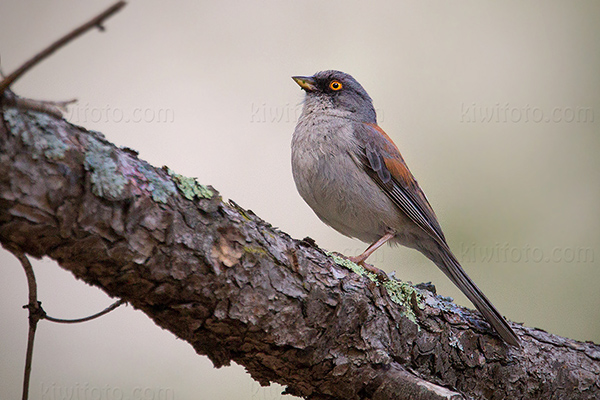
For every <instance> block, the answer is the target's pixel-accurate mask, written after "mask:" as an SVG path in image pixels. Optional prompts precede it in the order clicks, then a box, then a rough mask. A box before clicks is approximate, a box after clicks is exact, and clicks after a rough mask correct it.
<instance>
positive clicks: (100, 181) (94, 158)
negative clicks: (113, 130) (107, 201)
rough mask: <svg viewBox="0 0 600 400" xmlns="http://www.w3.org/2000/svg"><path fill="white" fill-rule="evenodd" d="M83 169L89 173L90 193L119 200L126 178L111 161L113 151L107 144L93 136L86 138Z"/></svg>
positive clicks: (113, 161) (114, 162)
mask: <svg viewBox="0 0 600 400" xmlns="http://www.w3.org/2000/svg"><path fill="white" fill-rule="evenodd" d="M87 139H88V144H87V149H86V152H85V160H84V164H83V165H84V167H85V169H86V171H89V172H91V175H90V181H91V183H92V192H93V193H94V194H95V195H97V196H99V197H109V198H119V197H120V196H121V194H122V193H123V189H124V188H125V185H126V184H127V178H126V177H124V176H123V174H122V173H121V172H119V170H118V167H117V163H116V161H115V160H113V158H112V157H113V155H114V151H113V148H112V147H111V146H109V145H108V144H105V143H102V142H101V141H100V140H98V139H96V138H95V137H94V136H92V135H89V136H87Z"/></svg>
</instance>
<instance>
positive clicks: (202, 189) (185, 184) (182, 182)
mask: <svg viewBox="0 0 600 400" xmlns="http://www.w3.org/2000/svg"><path fill="white" fill-rule="evenodd" d="M167 173H168V174H169V175H170V176H171V178H172V179H173V182H175V184H176V185H177V187H178V188H179V190H180V191H181V193H182V194H183V196H184V197H185V198H186V199H188V200H194V198H195V197H198V198H201V199H210V198H212V197H213V195H214V193H213V192H212V190H210V189H209V188H208V187H207V186H206V185H201V184H200V183H198V181H197V180H196V178H189V177H187V176H183V175H179V174H176V173H175V172H173V170H171V169H170V168H167Z"/></svg>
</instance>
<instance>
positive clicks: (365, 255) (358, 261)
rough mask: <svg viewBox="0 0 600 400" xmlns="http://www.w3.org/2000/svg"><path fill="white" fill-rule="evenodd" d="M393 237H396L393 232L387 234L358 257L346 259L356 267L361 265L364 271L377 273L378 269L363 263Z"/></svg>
mask: <svg viewBox="0 0 600 400" xmlns="http://www.w3.org/2000/svg"><path fill="white" fill-rule="evenodd" d="M394 236H396V234H395V233H394V232H387V233H386V234H385V235H383V236H382V237H381V238H379V240H377V241H376V242H375V243H373V244H372V245H370V246H369V247H367V249H366V250H365V251H364V252H363V253H362V254H361V255H359V256H356V257H348V259H349V260H350V261H352V262H354V263H356V264H358V265H362V266H363V267H364V268H365V269H367V270H369V271H371V272H374V273H376V274H377V273H379V272H381V271H380V270H379V269H377V268H374V267H373V266H371V265H368V264H365V261H366V260H367V258H369V256H370V255H371V254H373V253H374V252H375V251H376V250H377V249H378V248H380V247H381V246H383V245H384V244H386V243H387V242H389V241H390V239H393V238H394Z"/></svg>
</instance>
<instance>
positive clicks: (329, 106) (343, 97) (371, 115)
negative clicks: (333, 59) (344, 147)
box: [292, 70, 377, 123]
mask: <svg viewBox="0 0 600 400" xmlns="http://www.w3.org/2000/svg"><path fill="white" fill-rule="evenodd" d="M292 79H293V80H294V81H296V83H297V84H298V85H300V87H301V88H302V89H304V90H305V91H306V103H305V108H306V107H309V108H310V109H311V110H312V111H315V110H319V112H324V113H328V114H332V115H336V116H342V117H345V118H351V119H355V120H358V121H361V122H368V123H376V122H377V115H376V114H375V109H374V108H373V101H372V100H371V97H369V95H368V94H367V92H366V91H365V89H364V88H363V87H362V86H361V85H360V83H358V82H357V81H356V79H354V78H353V77H352V76H350V75H348V74H346V73H344V72H341V71H334V70H329V71H321V72H317V73H316V74H314V75H313V76H293V77H292Z"/></svg>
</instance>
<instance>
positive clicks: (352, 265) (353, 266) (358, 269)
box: [325, 251, 379, 285]
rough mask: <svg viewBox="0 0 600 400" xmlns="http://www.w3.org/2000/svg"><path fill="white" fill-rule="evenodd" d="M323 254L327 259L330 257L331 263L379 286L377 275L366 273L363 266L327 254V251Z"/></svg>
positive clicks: (335, 255) (329, 253)
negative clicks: (362, 276)
mask: <svg viewBox="0 0 600 400" xmlns="http://www.w3.org/2000/svg"><path fill="white" fill-rule="evenodd" d="M325 254H327V255H328V256H329V257H331V258H332V259H333V261H335V263H336V264H338V265H341V266H342V267H345V268H348V269H349V270H351V271H354V272H355V273H357V274H359V275H364V276H366V277H368V278H369V279H370V280H372V281H373V282H375V283H376V284H378V285H379V280H378V279H377V275H375V274H374V273H372V272H371V271H367V270H366V269H365V268H364V267H363V266H361V265H358V264H356V263H354V262H352V261H350V260H348V259H347V258H344V257H340V256H338V255H337V254H335V253H332V252H329V251H328V252H326V253H325Z"/></svg>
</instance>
